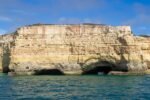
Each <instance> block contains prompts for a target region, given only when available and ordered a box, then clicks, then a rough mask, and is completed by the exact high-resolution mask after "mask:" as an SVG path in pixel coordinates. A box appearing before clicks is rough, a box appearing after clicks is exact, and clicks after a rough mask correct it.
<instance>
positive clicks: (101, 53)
mask: <svg viewBox="0 0 150 100" xmlns="http://www.w3.org/2000/svg"><path fill="white" fill-rule="evenodd" d="M0 55H1V58H0V65H1V70H3V71H4V72H7V71H11V72H15V73H16V74H19V75H20V74H95V73H96V74H97V73H100V72H102V73H104V74H108V73H113V72H116V71H119V73H120V72H123V73H126V74H128V73H131V74H132V73H146V72H148V70H149V68H150V65H149V64H150V38H149V37H142V36H141V37H140V36H134V35H133V34H132V31H131V28H130V26H105V25H96V24H80V25H42V24H36V25H29V26H24V27H21V28H19V29H17V31H16V32H15V33H13V34H9V35H3V36H1V37H0Z"/></svg>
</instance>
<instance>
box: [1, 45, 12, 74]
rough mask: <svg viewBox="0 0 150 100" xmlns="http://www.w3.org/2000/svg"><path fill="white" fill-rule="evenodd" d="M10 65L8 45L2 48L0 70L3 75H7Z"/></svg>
mask: <svg viewBox="0 0 150 100" xmlns="http://www.w3.org/2000/svg"><path fill="white" fill-rule="evenodd" d="M9 64H10V49H9V46H8V45H4V46H3V57H2V68H3V73H8V72H9V71H10V70H9Z"/></svg>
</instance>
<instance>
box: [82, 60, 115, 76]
mask: <svg viewBox="0 0 150 100" xmlns="http://www.w3.org/2000/svg"><path fill="white" fill-rule="evenodd" d="M114 68H115V64H114V63H113V62H111V61H107V60H100V59H97V58H92V59H88V60H87V61H86V62H85V64H84V65H83V66H82V70H83V74H108V73H109V72H110V71H112V70H113V69H114Z"/></svg>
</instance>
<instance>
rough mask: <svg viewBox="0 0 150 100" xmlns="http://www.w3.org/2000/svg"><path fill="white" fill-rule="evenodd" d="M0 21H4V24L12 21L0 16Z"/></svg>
mask: <svg viewBox="0 0 150 100" xmlns="http://www.w3.org/2000/svg"><path fill="white" fill-rule="evenodd" d="M0 21H6V22H11V21H12V19H11V18H9V17H6V16H0Z"/></svg>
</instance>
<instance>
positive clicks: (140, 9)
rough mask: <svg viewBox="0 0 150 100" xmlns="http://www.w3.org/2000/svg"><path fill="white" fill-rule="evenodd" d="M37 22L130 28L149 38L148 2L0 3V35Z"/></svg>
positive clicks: (19, 0)
mask: <svg viewBox="0 0 150 100" xmlns="http://www.w3.org/2000/svg"><path fill="white" fill-rule="evenodd" d="M36 23H41V24H81V23H95V24H106V25H113V26H120V25H130V26H131V28H132V31H133V33H134V34H135V35H141V34H142V35H150V0H0V34H4V33H11V32H13V31H15V30H16V29H17V28H19V27H21V26H24V25H31V24H36Z"/></svg>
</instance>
